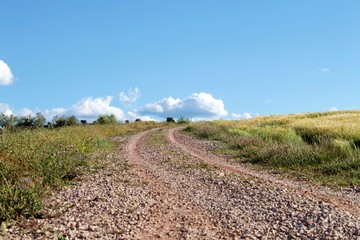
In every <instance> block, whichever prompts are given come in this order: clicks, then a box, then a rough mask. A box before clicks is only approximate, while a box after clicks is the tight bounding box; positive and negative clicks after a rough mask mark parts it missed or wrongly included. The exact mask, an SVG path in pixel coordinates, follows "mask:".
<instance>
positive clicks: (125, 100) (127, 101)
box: [119, 87, 141, 106]
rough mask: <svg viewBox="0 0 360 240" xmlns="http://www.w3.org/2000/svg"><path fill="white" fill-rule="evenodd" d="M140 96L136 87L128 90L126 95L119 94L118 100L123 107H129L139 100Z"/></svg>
mask: <svg viewBox="0 0 360 240" xmlns="http://www.w3.org/2000/svg"><path fill="white" fill-rule="evenodd" d="M140 95H141V93H140V90H139V89H138V88H137V87H136V88H134V89H129V91H128V93H127V94H126V93H124V92H120V93H119V98H120V102H121V103H122V104H123V105H124V106H129V105H131V104H132V103H134V102H136V101H137V100H138V99H139V97H140Z"/></svg>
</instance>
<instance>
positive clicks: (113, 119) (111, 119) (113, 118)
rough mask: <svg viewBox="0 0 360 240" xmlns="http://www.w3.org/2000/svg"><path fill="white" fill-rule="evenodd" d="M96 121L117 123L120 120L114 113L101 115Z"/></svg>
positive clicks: (99, 122)
mask: <svg viewBox="0 0 360 240" xmlns="http://www.w3.org/2000/svg"><path fill="white" fill-rule="evenodd" d="M94 123H97V124H117V123H118V121H117V119H116V116H115V115H114V114H110V115H106V114H105V115H100V116H99V117H98V118H97V119H96V121H95V122H94Z"/></svg>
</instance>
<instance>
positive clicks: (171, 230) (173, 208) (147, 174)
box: [128, 128, 216, 239]
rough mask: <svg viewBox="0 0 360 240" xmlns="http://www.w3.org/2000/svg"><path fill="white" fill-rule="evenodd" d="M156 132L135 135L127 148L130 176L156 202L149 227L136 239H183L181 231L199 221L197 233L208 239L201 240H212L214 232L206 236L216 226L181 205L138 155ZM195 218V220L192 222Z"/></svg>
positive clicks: (195, 211)
mask: <svg viewBox="0 0 360 240" xmlns="http://www.w3.org/2000/svg"><path fill="white" fill-rule="evenodd" d="M159 130H161V128H156V129H152V130H149V131H145V132H142V133H139V134H136V135H135V136H133V137H132V138H131V139H130V141H129V144H128V151H129V154H130V163H131V164H132V165H133V168H134V169H133V170H134V172H136V173H137V174H138V175H139V176H140V178H142V179H143V181H144V182H146V183H147V184H148V185H149V186H150V187H151V188H152V193H151V194H152V197H153V198H154V199H156V203H155V204H154V206H153V207H152V209H151V214H152V217H151V219H150V221H149V222H146V223H145V224H146V225H147V226H151V227H150V228H148V229H147V231H144V232H143V233H142V235H141V236H139V237H140V239H154V238H159V239H187V237H186V235H187V230H186V231H185V230H184V229H186V227H187V226H188V225H193V224H195V222H196V221H198V219H201V225H200V228H201V229H199V232H202V230H203V229H206V230H207V234H208V235H209V236H208V237H205V236H202V237H201V238H202V239H213V238H211V237H210V235H215V234H216V231H215V232H214V233H212V234H209V232H208V229H216V226H215V225H214V223H213V222H212V221H211V217H210V216H208V215H207V214H205V213H204V212H202V211H201V210H199V209H197V208H196V207H194V206H191V204H189V202H184V200H183V198H182V197H181V196H180V194H179V193H178V192H176V190H174V189H171V188H169V186H167V185H166V183H164V182H163V181H162V180H161V179H160V178H157V177H156V176H155V175H154V173H153V169H152V166H151V165H150V164H149V163H148V162H147V161H146V160H147V159H144V158H143V157H142V156H141V154H140V152H139V149H140V148H141V146H142V145H143V144H144V141H145V140H146V138H147V137H148V135H151V134H152V133H154V132H156V131H159ZM195 216H196V219H194V217H195ZM196 224H198V223H196ZM200 235H202V234H200Z"/></svg>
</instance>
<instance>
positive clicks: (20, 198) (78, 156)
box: [0, 122, 159, 222]
mask: <svg viewBox="0 0 360 240" xmlns="http://www.w3.org/2000/svg"><path fill="white" fill-rule="evenodd" d="M155 126H159V124H158V123H153V122H142V123H131V124H122V125H87V126H73V127H64V128H58V129H36V130H20V131H6V130H4V131H2V133H0V222H3V221H6V220H8V219H17V218H19V217H25V218H28V217H41V214H40V213H41V207H42V205H41V202H42V199H43V198H44V197H45V196H46V195H47V193H48V192H49V191H50V190H51V189H53V188H60V187H62V186H63V185H65V184H68V183H69V182H70V181H71V180H73V179H74V178H75V177H77V176H78V175H79V174H81V173H82V172H84V171H88V170H89V169H90V168H94V169H96V168H101V166H100V165H101V163H102V161H103V159H102V158H103V157H104V156H105V155H106V153H108V152H110V151H113V150H114V149H115V143H114V141H113V140H112V137H114V136H117V135H127V134H133V133H136V132H139V131H143V130H146V129H150V128H153V127H155Z"/></svg>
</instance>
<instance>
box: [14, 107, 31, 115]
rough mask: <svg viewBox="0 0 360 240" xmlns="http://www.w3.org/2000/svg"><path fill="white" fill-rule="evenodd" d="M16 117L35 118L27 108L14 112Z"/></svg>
mask: <svg viewBox="0 0 360 240" xmlns="http://www.w3.org/2000/svg"><path fill="white" fill-rule="evenodd" d="M16 115H17V116H29V115H31V116H35V114H34V112H33V111H32V110H31V109H29V108H22V109H20V110H19V111H17V112H16Z"/></svg>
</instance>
